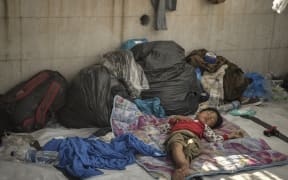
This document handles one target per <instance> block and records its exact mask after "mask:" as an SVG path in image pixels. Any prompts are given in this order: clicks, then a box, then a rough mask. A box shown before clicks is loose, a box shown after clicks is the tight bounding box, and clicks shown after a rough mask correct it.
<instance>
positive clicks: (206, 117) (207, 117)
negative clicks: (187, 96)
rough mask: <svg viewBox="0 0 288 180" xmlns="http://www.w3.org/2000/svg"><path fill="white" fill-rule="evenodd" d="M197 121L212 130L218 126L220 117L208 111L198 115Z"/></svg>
mask: <svg viewBox="0 0 288 180" xmlns="http://www.w3.org/2000/svg"><path fill="white" fill-rule="evenodd" d="M196 119H198V120H199V121H201V122H202V123H204V124H207V125H208V126H209V127H211V128H212V127H213V126H214V125H215V124H216V121H217V119H218V116H217V114H216V113H215V112H214V111H209V110H207V111H202V112H201V113H198V114H197V116H196Z"/></svg>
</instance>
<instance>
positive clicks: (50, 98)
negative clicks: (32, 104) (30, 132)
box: [35, 81, 61, 129]
mask: <svg viewBox="0 0 288 180" xmlns="http://www.w3.org/2000/svg"><path fill="white" fill-rule="evenodd" d="M60 88H61V84H60V83H58V82H57V81H52V83H51V84H50V86H49V88H48V90H47V92H46V94H45V96H44V98H43V99H42V101H41V103H40V105H39V106H38V108H37V110H36V117H35V128H36V129H39V128H43V127H44V126H45V122H46V114H47V111H48V110H49V108H50V106H51V105H52V103H53V102H54V100H55V98H56V96H57V94H58V92H59V90H60Z"/></svg>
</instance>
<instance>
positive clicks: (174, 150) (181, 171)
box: [171, 142, 189, 180]
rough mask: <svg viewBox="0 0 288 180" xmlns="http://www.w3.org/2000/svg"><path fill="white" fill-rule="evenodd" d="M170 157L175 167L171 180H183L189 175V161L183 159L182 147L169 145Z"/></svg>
mask: <svg viewBox="0 0 288 180" xmlns="http://www.w3.org/2000/svg"><path fill="white" fill-rule="evenodd" d="M171 156H172V159H173V161H174V163H175V166H176V170H175V171H174V173H173V175H172V180H180V179H181V180H183V179H185V176H187V175H189V160H188V159H186V157H185V154H184V151H183V145H182V144H180V143H177V142H174V143H173V144H171Z"/></svg>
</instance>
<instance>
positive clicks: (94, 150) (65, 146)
mask: <svg viewBox="0 0 288 180" xmlns="http://www.w3.org/2000/svg"><path fill="white" fill-rule="evenodd" d="M43 150H44V151H58V152H59V164H58V165H56V166H57V167H58V168H60V169H64V170H66V172H67V173H69V174H70V175H72V176H75V177H80V178H87V177H90V176H95V175H100V174H103V172H102V171H100V170H97V169H96V168H102V169H116V170H122V169H125V167H126V165H129V164H132V163H134V162H135V154H138V153H139V154H142V155H149V156H163V155H164V153H162V152H161V151H159V150H157V149H155V148H153V147H152V146H149V145H147V144H145V143H144V142H142V141H141V140H139V139H138V138H137V137H135V136H134V135H133V134H123V135H121V136H118V137H116V138H114V139H113V140H112V141H111V143H106V142H103V141H101V140H98V139H96V138H95V137H94V138H80V137H70V138H66V139H52V140H51V141H49V142H48V143H47V144H46V145H45V146H44V147H43Z"/></svg>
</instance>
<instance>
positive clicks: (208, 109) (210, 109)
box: [199, 107, 223, 129]
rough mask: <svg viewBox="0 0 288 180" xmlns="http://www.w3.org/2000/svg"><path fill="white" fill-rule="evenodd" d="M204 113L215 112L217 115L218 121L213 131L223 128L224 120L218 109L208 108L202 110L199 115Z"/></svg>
mask: <svg viewBox="0 0 288 180" xmlns="http://www.w3.org/2000/svg"><path fill="white" fill-rule="evenodd" d="M203 111H213V112H215V113H216V114H217V120H216V123H215V124H214V126H213V127H212V128H213V129H214V128H218V127H220V126H221V124H222V123H223V118H222V116H221V114H220V113H219V111H218V110H217V109H215V108H212V107H208V108H205V109H202V110H200V111H199V113H201V112H203Z"/></svg>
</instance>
